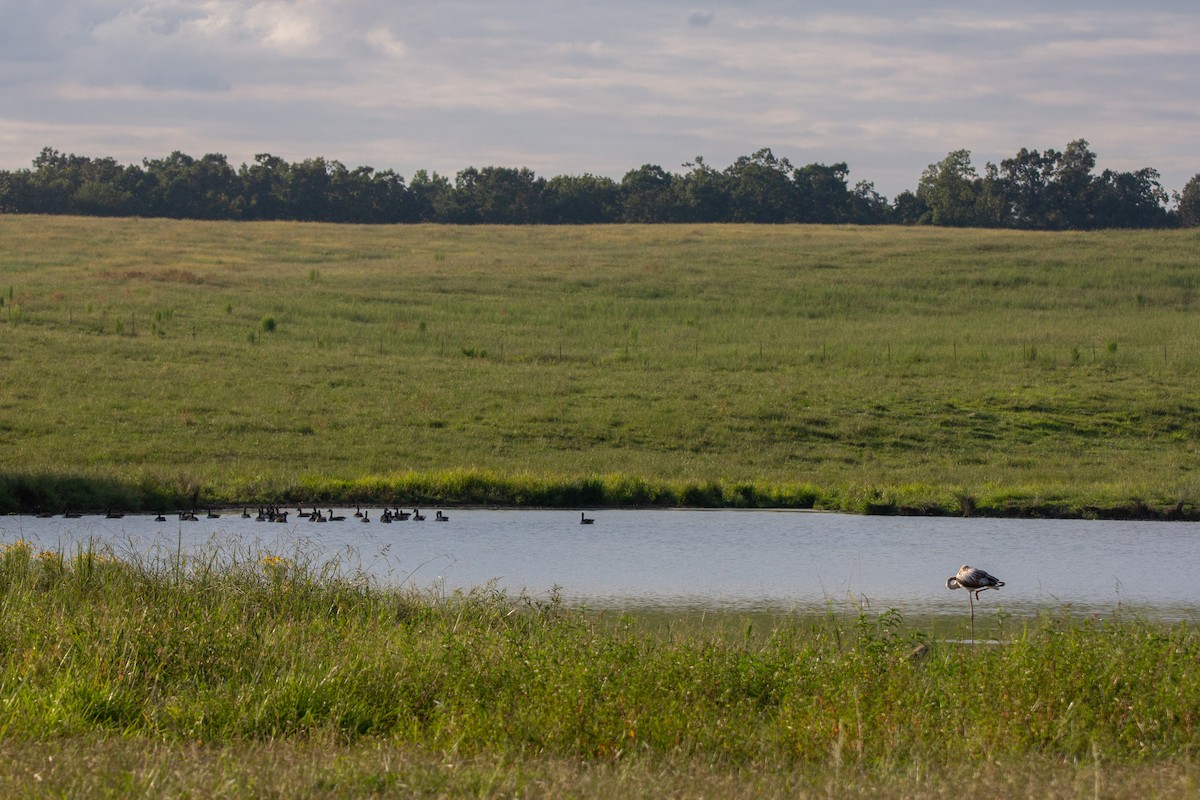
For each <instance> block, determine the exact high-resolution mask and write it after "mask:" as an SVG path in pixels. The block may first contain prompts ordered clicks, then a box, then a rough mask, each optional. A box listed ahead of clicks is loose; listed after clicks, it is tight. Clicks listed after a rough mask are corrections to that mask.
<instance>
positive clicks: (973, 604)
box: [967, 592, 975, 644]
mask: <svg viewBox="0 0 1200 800" xmlns="http://www.w3.org/2000/svg"><path fill="white" fill-rule="evenodd" d="M967 602H969V603H970V604H971V643H972V644H974V643H975V601H974V600H972V599H971V593H970V592H967Z"/></svg>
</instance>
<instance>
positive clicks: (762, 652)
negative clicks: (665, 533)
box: [0, 541, 1200, 773]
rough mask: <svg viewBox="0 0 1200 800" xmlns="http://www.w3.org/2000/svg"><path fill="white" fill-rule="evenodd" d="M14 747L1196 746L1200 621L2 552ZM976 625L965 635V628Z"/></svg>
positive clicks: (764, 759)
mask: <svg viewBox="0 0 1200 800" xmlns="http://www.w3.org/2000/svg"><path fill="white" fill-rule="evenodd" d="M0 598H2V600H3V603H4V609H5V616H4V620H3V624H4V634H5V635H4V645H3V648H2V649H0V686H2V687H3V688H4V696H5V703H3V704H0V731H3V732H4V737H5V741H6V742H9V743H11V742H14V741H17V742H19V741H47V740H52V739H59V738H62V737H74V736H86V737H113V738H118V737H133V738H144V739H153V740H155V741H159V742H165V743H176V744H180V743H186V742H197V741H203V742H206V743H209V744H212V745H218V746H220V745H235V744H238V743H247V742H274V743H282V742H287V741H297V742H302V741H311V740H319V741H329V742H336V743H341V744H354V743H362V742H365V741H371V740H374V741H379V742H390V743H395V744H402V745H405V746H409V747H414V748H418V749H421V750H429V751H443V752H450V751H453V752H455V753H456V754H457V755H458V756H460V757H464V758H470V757H472V756H473V755H480V754H486V753H492V754H505V755H507V756H509V757H520V758H539V757H553V758H571V759H582V760H585V761H592V762H596V763H613V762H617V761H624V760H629V761H634V762H636V761H637V760H639V759H643V758H649V759H655V758H665V757H668V756H670V755H672V754H682V755H684V756H685V757H686V758H688V759H691V760H694V761H696V762H698V763H707V764H727V765H750V764H772V765H776V766H777V768H781V769H785V770H792V769H801V770H804V769H810V768H814V767H824V766H827V765H829V764H830V763H831V762H832V763H835V764H837V765H842V764H845V765H854V767H855V768H856V769H860V770H864V771H867V772H869V773H870V772H878V771H885V772H886V771H887V770H889V769H894V768H896V767H897V766H904V765H908V766H912V765H918V764H919V765H948V764H957V763H964V762H972V761H987V762H992V761H996V760H1001V759H1020V758H1030V757H1035V756H1048V757H1052V758H1055V759H1062V760H1076V759H1102V760H1103V761H1105V762H1106V763H1111V762H1131V763H1133V762H1138V761H1141V760H1143V759H1145V758H1146V755H1147V754H1153V755H1154V757H1156V758H1160V759H1169V758H1173V757H1180V756H1186V755H1187V754H1190V753H1194V752H1195V749H1196V747H1197V746H1198V745H1200V711H1198V710H1197V709H1200V672H1198V671H1197V670H1196V669H1195V668H1194V667H1195V660H1196V658H1197V657H1200V638H1198V637H1197V634H1196V632H1195V631H1194V630H1192V629H1191V627H1190V626H1188V625H1177V626H1160V625H1152V624H1148V623H1146V622H1144V621H1141V620H1138V619H1133V618H1130V619H1121V618H1116V619H1113V620H1106V621H1099V620H1077V619H1073V618H1070V617H1062V618H1057V617H1046V618H1041V619H1037V620H1034V621H1031V622H1029V623H1026V624H1023V625H1019V626H1013V625H1012V624H1011V623H1009V622H1006V621H1005V620H1004V619H1003V618H997V619H996V620H995V621H994V622H989V623H988V625H989V626H990V627H991V628H992V631H993V633H994V634H995V635H996V636H997V638H998V639H999V640H1002V641H1001V642H1000V643H998V644H994V645H963V644H957V643H954V642H953V641H943V640H941V639H940V638H937V637H934V636H932V635H931V633H930V632H929V631H925V630H922V629H921V628H919V627H914V626H913V625H911V624H909V623H906V622H905V621H904V620H902V619H901V618H900V616H899V614H897V613H896V612H895V611H889V612H887V613H885V614H883V615H881V616H878V617H873V616H867V615H864V616H861V617H859V618H857V619H852V620H847V619H840V618H835V617H832V616H830V617H780V618H777V619H774V620H773V621H772V622H771V623H770V624H769V625H768V626H766V627H761V626H760V625H757V624H755V623H747V624H741V625H736V624H735V625H732V626H725V625H722V624H717V623H715V622H713V623H702V624H700V625H698V626H696V625H690V626H689V625H675V626H668V628H667V629H666V630H665V631H664V630H663V629H662V628H661V627H660V626H658V625H657V624H652V623H651V622H650V621H649V620H647V621H646V622H642V621H639V618H638V617H635V616H629V615H622V616H620V617H618V618H615V619H608V618H605V617H603V616H601V617H597V616H594V615H589V614H587V613H586V612H584V611H579V610H572V609H568V608H566V607H564V606H563V605H561V603H559V602H558V601H557V599H556V598H554V597H550V598H548V599H537V598H531V597H526V596H518V597H508V596H505V595H503V594H501V593H498V592H494V591H490V590H487V589H480V590H477V591H474V592H470V593H456V594H453V595H449V596H444V595H431V594H423V593H418V592H414V591H408V590H396V589H386V588H382V587H379V586H377V585H374V584H373V583H372V582H371V581H369V580H368V579H366V578H364V577H363V576H361V575H357V574H354V573H350V572H347V571H345V570H344V569H343V568H342V567H341V566H340V565H339V564H338V563H336V562H333V563H319V562H315V561H313V560H312V559H311V558H310V557H309V556H307V555H306V554H305V552H304V551H303V550H299V549H298V550H296V551H292V552H280V553H275V552H263V551H258V550H254V549H244V550H243V549H232V550H231V549H224V550H222V549H216V550H212V551H209V552H203V553H199V554H195V555H184V554H178V553H173V554H171V555H169V556H162V557H139V558H121V557H117V556H116V555H114V553H113V552H111V551H110V550H107V549H102V550H96V549H86V548H81V549H79V550H77V551H75V552H72V553H63V552H60V551H54V550H46V551H38V550H35V549H34V548H33V547H32V546H31V545H29V544H28V543H27V542H23V541H16V542H11V543H7V544H4V545H3V546H0ZM954 635H955V634H953V633H952V634H951V638H953V637H954Z"/></svg>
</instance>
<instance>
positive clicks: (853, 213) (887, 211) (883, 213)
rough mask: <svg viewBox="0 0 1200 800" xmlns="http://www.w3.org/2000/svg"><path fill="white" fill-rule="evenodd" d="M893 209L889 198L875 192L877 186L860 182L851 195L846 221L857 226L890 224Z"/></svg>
mask: <svg viewBox="0 0 1200 800" xmlns="http://www.w3.org/2000/svg"><path fill="white" fill-rule="evenodd" d="M891 218H892V208H891V206H889V205H888V201H887V198H886V197H884V196H883V195H881V194H880V193H879V192H877V191H875V184H874V183H872V182H870V181H859V182H858V183H856V184H854V190H853V191H852V192H851V193H850V207H849V210H848V211H847V214H846V221H847V222H852V223H854V224H855V225H882V224H884V223H887V222H890V221H891Z"/></svg>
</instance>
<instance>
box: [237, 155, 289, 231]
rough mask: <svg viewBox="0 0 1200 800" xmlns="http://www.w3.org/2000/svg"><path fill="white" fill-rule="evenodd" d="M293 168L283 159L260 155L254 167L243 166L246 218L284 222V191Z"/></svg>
mask: <svg viewBox="0 0 1200 800" xmlns="http://www.w3.org/2000/svg"><path fill="white" fill-rule="evenodd" d="M289 169H290V167H289V165H288V163H287V162H286V161H284V160H283V159H282V158H280V157H279V156H273V155H271V154H270V153H259V154H257V155H256V156H254V164H253V165H250V166H247V165H246V164H242V168H241V169H240V170H238V177H239V178H240V179H241V183H242V209H243V214H244V215H245V218H246V219H259V220H265V219H282V218H284V217H285V215H286V210H285V208H286V206H285V199H284V190H285V187H286V186H287V183H288V171H289Z"/></svg>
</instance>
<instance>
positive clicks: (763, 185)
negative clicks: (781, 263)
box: [725, 147, 800, 222]
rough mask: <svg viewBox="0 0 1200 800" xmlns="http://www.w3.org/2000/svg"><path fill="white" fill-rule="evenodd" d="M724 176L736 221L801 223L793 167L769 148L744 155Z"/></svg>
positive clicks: (731, 211) (732, 216) (731, 213)
mask: <svg viewBox="0 0 1200 800" xmlns="http://www.w3.org/2000/svg"><path fill="white" fill-rule="evenodd" d="M725 174H726V176H727V177H728V180H729V210H730V218H731V220H732V221H733V222H796V221H799V219H800V214H799V211H798V208H797V194H796V186H795V184H794V183H793V182H792V165H791V163H790V162H789V161H788V160H787V159H786V158H776V157H775V154H774V153H772V152H771V149H770V148H769V147H764V148H763V149H761V150H759V151H757V152H756V153H754V154H753V155H751V156H741V157H740V158H738V160H737V161H735V162H733V164H731V165H730V166H729V167H727V168H726V170H725Z"/></svg>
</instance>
